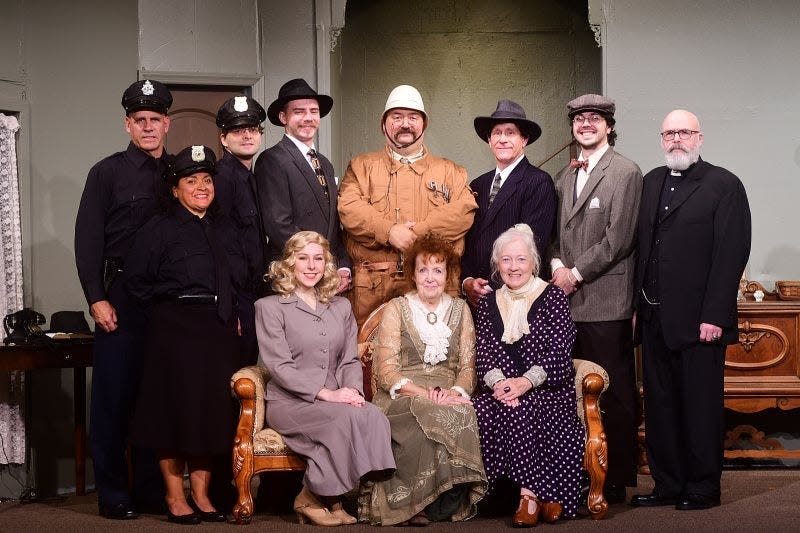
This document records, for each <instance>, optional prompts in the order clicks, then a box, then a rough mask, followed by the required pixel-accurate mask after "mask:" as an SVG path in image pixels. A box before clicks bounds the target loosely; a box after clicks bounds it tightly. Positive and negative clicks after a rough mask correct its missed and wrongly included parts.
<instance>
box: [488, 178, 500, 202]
mask: <svg viewBox="0 0 800 533" xmlns="http://www.w3.org/2000/svg"><path fill="white" fill-rule="evenodd" d="M500 179H501V178H500V173H499V172H498V173H497V174H496V175H495V177H494V181H493V182H492V190H491V191H489V205H492V202H494V197H495V196H497V193H498V192H500Z"/></svg>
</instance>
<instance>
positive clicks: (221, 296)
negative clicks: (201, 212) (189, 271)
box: [200, 217, 233, 323]
mask: <svg viewBox="0 0 800 533" xmlns="http://www.w3.org/2000/svg"><path fill="white" fill-rule="evenodd" d="M200 225H201V226H203V231H204V232H205V234H206V239H208V245H209V246H210V247H211V255H213V256H214V269H215V270H216V276H217V315H219V317H220V318H221V319H222V321H223V322H225V323H227V322H228V320H229V319H230V318H231V313H232V312H233V285H232V284H231V273H230V268H229V267H228V254H227V253H225V247H224V246H222V243H221V242H220V240H219V238H218V237H217V234H216V233H215V232H214V228H213V227H211V223H210V221H209V219H208V217H203V218H201V219H200Z"/></svg>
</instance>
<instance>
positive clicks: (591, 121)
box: [572, 115, 604, 126]
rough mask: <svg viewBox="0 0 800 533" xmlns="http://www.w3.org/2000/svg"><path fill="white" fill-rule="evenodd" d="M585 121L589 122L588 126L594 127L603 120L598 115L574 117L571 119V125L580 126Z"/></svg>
mask: <svg viewBox="0 0 800 533" xmlns="http://www.w3.org/2000/svg"><path fill="white" fill-rule="evenodd" d="M587 120H588V121H589V124H591V125H592V126H595V125H597V124H599V123H600V121H601V120H604V119H603V117H601V116H600V115H587V116H583V115H575V116H574V117H572V123H573V124H575V125H576V126H577V125H580V124H583V123H584V122H586V121H587Z"/></svg>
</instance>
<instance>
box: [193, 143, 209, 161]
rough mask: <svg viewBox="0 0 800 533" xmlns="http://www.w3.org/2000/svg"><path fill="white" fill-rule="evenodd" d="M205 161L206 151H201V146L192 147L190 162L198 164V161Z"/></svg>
mask: <svg viewBox="0 0 800 533" xmlns="http://www.w3.org/2000/svg"><path fill="white" fill-rule="evenodd" d="M205 159H206V151H205V150H204V149H203V146H202V145H200V146H192V161H195V162H197V163H199V162H200V161H205Z"/></svg>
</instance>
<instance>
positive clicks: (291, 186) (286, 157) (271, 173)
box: [253, 135, 350, 267]
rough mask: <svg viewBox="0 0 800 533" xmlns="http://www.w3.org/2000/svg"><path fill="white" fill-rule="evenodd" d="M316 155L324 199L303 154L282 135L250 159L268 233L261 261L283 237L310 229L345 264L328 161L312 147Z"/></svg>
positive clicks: (273, 254)
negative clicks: (325, 187) (325, 190)
mask: <svg viewBox="0 0 800 533" xmlns="http://www.w3.org/2000/svg"><path fill="white" fill-rule="evenodd" d="M317 157H318V158H319V162H320V165H321V166H322V171H323V172H324V173H325V177H326V178H327V179H326V181H327V189H328V197H329V198H330V201H329V200H328V199H326V198H325V192H324V189H323V188H322V187H321V186H320V184H319V182H318V181H317V176H316V174H314V171H313V170H312V168H311V165H309V163H308V160H307V159H306V156H305V154H302V153H300V150H298V149H297V146H295V144H294V143H293V142H292V140H291V139H289V138H288V137H286V136H285V135H284V136H283V138H282V139H281V140H280V141H279V142H278V144H276V145H275V146H273V147H272V148H269V149H268V150H266V151H264V153H262V154H261V155H259V156H258V159H257V160H256V164H255V166H254V168H253V173H254V174H255V177H256V183H257V185H258V187H257V189H258V199H259V204H260V205H259V207H260V209H261V218H262V221H263V224H264V231H265V232H266V234H267V238H268V243H267V252H266V256H267V264H269V262H270V261H274V260H275V259H277V258H278V257H280V255H281V253H283V247H284V246H285V245H286V241H287V240H289V237H291V236H292V235H294V234H295V233H297V232H298V231H301V230H313V231H316V232H317V233H319V234H321V235H322V236H324V237H325V238H326V239H328V241H329V242H330V243H331V253H332V254H333V255H334V257H335V258H336V263H337V266H338V267H349V266H350V259H349V258H348V257H347V254H346V253H345V251H344V246H343V245H342V240H341V228H340V226H339V213H338V210H337V190H336V180H335V179H334V178H335V175H334V170H333V165H332V164H331V162H330V161H328V159H327V158H326V157H325V156H324V155H322V154H320V153H317Z"/></svg>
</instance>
